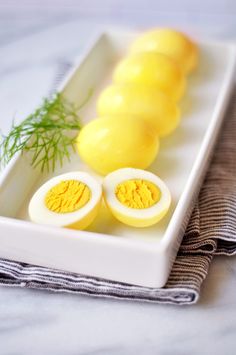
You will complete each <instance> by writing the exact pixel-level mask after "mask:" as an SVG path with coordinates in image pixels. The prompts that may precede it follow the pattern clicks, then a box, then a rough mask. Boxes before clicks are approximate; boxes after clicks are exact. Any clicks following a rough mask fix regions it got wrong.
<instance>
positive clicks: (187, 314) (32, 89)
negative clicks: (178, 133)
mask: <svg viewBox="0 0 236 355" xmlns="http://www.w3.org/2000/svg"><path fill="white" fill-rule="evenodd" d="M51 2H52V1H51ZM54 2H55V1H54ZM113 2H114V1H113ZM24 3H27V2H26V1H24ZM89 3H90V4H91V1H90V2H89ZM103 3H105V2H104V1H103ZM123 3H124V2H123ZM149 3H151V2H149ZM217 3H218V2H217ZM228 3H230V2H228ZM2 5H3V4H1V3H0V48H1V56H0V78H1V80H0V127H1V129H4V130H6V129H7V128H8V127H9V125H10V122H11V118H12V116H13V115H15V114H16V113H17V115H18V116H19V117H21V116H22V115H24V114H25V113H26V112H28V111H30V110H31V109H32V108H33V107H34V106H35V105H36V104H37V103H38V102H39V101H40V98H41V97H43V96H45V95H46V94H47V92H48V91H49V90H50V88H51V85H52V83H53V81H54V80H55V76H57V73H58V68H59V65H60V62H61V61H62V59H63V60H67V61H69V62H70V61H73V58H74V57H75V56H76V55H77V54H78V52H79V51H80V50H81V48H82V47H83V45H84V44H85V43H86V41H87V39H88V37H89V36H90V35H91V34H92V32H94V31H95V30H97V29H98V28H100V27H102V26H104V23H106V24H109V23H114V22H117V23H118V22H119V23H120V24H125V25H128V24H129V23H131V24H132V25H141V26H149V25H154V24H156V23H165V22H167V23H168V22H170V20H171V24H175V25H180V24H181V26H182V27H187V26H188V25H189V23H191V26H192V27H194V28H195V29H194V30H195V31H196V32H199V33H207V35H213V36H215V37H221V38H225V37H228V38H231V39H232V38H235V36H236V28H235V16H234V15H233V13H232V12H233V11H234V10H235V7H234V8H233V9H232V12H231V13H230V11H228V14H227V13H225V14H224V15H223V16H221V15H219V14H217V11H216V12H215V13H214V14H213V15H212V14H209V11H208V12H207V11H206V14H205V15H202V16H201V14H200V13H198V12H196V13H192V15H191V14H190V15H189V13H177V14H176V13H168V12H167V13H166V14H164V15H163V14H161V15H160V14H159V15H158V13H157V10H156V12H155V16H154V14H153V13H151V11H150V9H149V12H148V11H147V13H146V15H145V14H144V13H143V10H142V9H141V10H140V11H136V12H135V13H133V12H132V8H131V6H129V9H127V11H124V9H123V10H122V11H120V12H119V11H118V10H119V8H118V7H117V9H118V10H117V11H118V13H120V16H119V17H118V16H117V11H115V10H114V8H115V7H113V8H111V9H110V10H109V9H108V8H106V9H105V10H106V11H105V10H104V11H103V12H102V11H100V12H99V15H97V12H95V13H93V14H92V15H91V14H90V13H89V11H88V9H87V10H86V9H85V10H86V11H85V10H84V13H83V15H81V11H79V10H77V9H73V8H66V9H63V10H60V9H58V8H57V9H54V10H52V9H51V10H50V11H46V10H45V9H44V10H42V9H41V11H38V12H35V11H32V9H30V8H26V7H24V8H21V9H19V11H17V13H16V12H12V10H11V9H10V7H9V6H2ZM130 9H131V10H130ZM218 9H219V6H218ZM147 10H148V9H147ZM134 15H135V16H134ZM191 16H192V17H191ZM191 19H192V21H191ZM101 23H102V25H101ZM119 23H118V24H119ZM235 275H236V258H235V257H231V258H227V257H218V258H217V259H215V260H214V262H213V263H212V265H211V268H210V272H209V275H208V278H207V280H206V281H205V282H204V284H203V287H202V295H201V300H200V302H199V303H198V304H197V305H194V306H191V307H187V306H186V307H174V306H159V305H153V304H145V303H133V302H125V301H115V300H108V299H98V298H92V297H85V296H77V295H69V294H59V293H57V294H54V293H51V292H44V291H37V290H27V289H23V288H22V289H21V288H4V287H0V354H4V355H10V354H11V355H13V354H14V355H15V354H17V355H18V354H20V355H21V354H22V355H27V354H30V355H31V354H34V355H37V354H40V355H41V354H76V355H78V354H97V355H99V354H102V355H103V354H104V355H106V354H109V355H113V354H114V355H118V354H119V355H121V354H122V355H123V354H128V355H133V354H135V355H136V354H145V355H149V354H164V355H168V354H170V355H172V354H175V355H178V354H181V355H185V354H224V355H228V354H229V355H231V354H234V353H235V349H234V347H235V332H236V298H235V288H236V276H235Z"/></svg>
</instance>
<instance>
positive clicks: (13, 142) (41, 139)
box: [0, 94, 90, 171]
mask: <svg viewBox="0 0 236 355" xmlns="http://www.w3.org/2000/svg"><path fill="white" fill-rule="evenodd" d="M89 97H90V94H89V95H88V97H87V98H86V100H85V101H84V102H83V103H82V104H81V105H80V106H78V107H77V106H76V105H74V104H72V103H71V102H69V101H68V100H67V99H65V98H64V97H63V96H62V94H55V95H54V97H53V98H52V99H44V100H43V103H42V105H41V106H40V107H39V108H37V109H36V110H35V111H34V112H33V113H32V114H31V115H30V116H28V117H27V118H26V119H25V120H24V121H23V122H21V123H20V124H18V125H16V124H14V122H13V124H12V128H11V131H10V133H9V134H8V135H6V136H4V135H1V142H0V164H1V165H3V166H5V165H6V164H7V163H8V162H9V161H10V160H11V159H12V157H13V156H14V155H15V154H16V153H17V152H22V153H23V152H26V151H31V152H32V161H31V164H32V166H33V167H37V166H39V167H40V168H41V171H44V170H47V171H49V170H54V169H55V165H56V163H57V162H58V161H59V162H60V164H61V165H62V164H63V161H64V159H65V158H66V159H68V160H70V149H71V147H72V148H73V149H74V143H75V140H76V136H77V133H78V130H79V129H80V128H81V123H80V117H79V116H78V113H77V112H78V110H79V109H81V108H82V107H83V106H84V105H85V103H86V102H87V101H88V99H89Z"/></svg>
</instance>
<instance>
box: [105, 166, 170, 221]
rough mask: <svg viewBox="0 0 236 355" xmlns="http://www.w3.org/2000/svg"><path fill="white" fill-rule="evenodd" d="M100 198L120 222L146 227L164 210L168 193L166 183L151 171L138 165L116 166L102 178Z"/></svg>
mask: <svg viewBox="0 0 236 355" xmlns="http://www.w3.org/2000/svg"><path fill="white" fill-rule="evenodd" d="M103 189H104V198H105V201H106V204H107V206H108V208H109V209H110V211H111V213H112V214H113V215H114V217H116V218H117V219H118V220H119V221H120V222H123V223H125V224H127V225H130V226H133V227H147V226H151V225H153V224H155V223H157V222H158V221H160V220H161V219H162V218H163V217H164V216H165V214H166V213H167V211H168V209H169V207H170V203H171V195H170V192H169V189H168V188H167V186H166V184H165V183H164V182H163V181H162V180H161V179H160V178H159V177H158V176H157V175H155V174H153V173H151V172H149V171H145V170H141V169H132V168H126V169H119V170H116V171H114V172H112V173H111V174H109V175H107V176H106V177H105V179H104V182H103Z"/></svg>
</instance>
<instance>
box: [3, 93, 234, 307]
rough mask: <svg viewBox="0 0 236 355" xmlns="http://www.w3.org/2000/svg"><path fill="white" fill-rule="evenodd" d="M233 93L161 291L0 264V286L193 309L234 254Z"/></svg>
mask: <svg viewBox="0 0 236 355" xmlns="http://www.w3.org/2000/svg"><path fill="white" fill-rule="evenodd" d="M235 139H236V92H235V94H234V96H233V98H232V103H231V107H230V109H229V110H228V112H227V115H226V119H225V124H224V126H223V128H222V131H221V134H220V137H219V140H218V143H217V146H216V150H215V154H214V156H213V160H212V162H211V165H210V167H209V170H208V173H207V175H206V178H205V181H204V183H203V186H202V189H201V191H200V194H199V197H198V201H197V203H196V206H195V208H194V211H193V213H192V216H191V218H190V221H189V224H188V227H187V230H186V232H185V236H184V239H183V242H182V245H181V247H180V250H179V253H178V255H177V258H176V261H175V263H174V266H173V269H172V272H171V274H170V277H169V280H168V282H167V284H166V286H165V287H164V288H156V289H153V288H147V287H138V286H132V285H128V284H123V283H118V282H112V281H106V280H102V279H98V278H94V277H89V276H82V275H77V274H72V273H68V272H63V271H58V270H53V269H48V268H44V267H40V266H33V265H28V264H24V263H19V262H14V261H9V260H3V259H0V285H7V286H22V287H28V288H37V289H45V290H51V291H60V292H71V293H78V294H86V295H93V296H102V297H113V298H119V299H130V300H131V299H132V300H143V301H149V302H156V303H170V304H178V305H183V304H192V303H196V302H197V300H198V299H199V294H200V287H201V284H202V282H203V280H204V279H205V277H206V276H207V273H208V269H209V265H210V263H211V260H212V258H213V256H215V255H222V254H224V255H233V254H236V140H235Z"/></svg>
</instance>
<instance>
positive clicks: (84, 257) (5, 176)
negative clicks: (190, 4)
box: [0, 31, 235, 287]
mask: <svg viewBox="0 0 236 355" xmlns="http://www.w3.org/2000/svg"><path fill="white" fill-rule="evenodd" d="M135 36H137V33H133V32H129V31H124V32H123V31H108V32H105V33H102V34H100V35H99V36H97V37H96V39H95V40H93V41H92V43H91V45H90V46H89V48H88V49H87V50H86V51H85V53H84V54H83V56H82V57H80V59H79V61H78V63H77V64H76V65H75V68H74V69H73V70H72V72H71V73H70V74H69V75H68V77H67V78H66V80H65V82H64V83H63V85H62V86H61V87H60V88H59V91H62V92H63V94H64V95H65V96H66V97H67V98H68V99H69V100H71V101H73V102H75V103H77V104H78V103H80V102H82V101H83V100H84V98H85V96H86V95H87V92H88V91H89V90H90V89H93V95H92V97H91V98H90V100H89V102H88V103H87V105H86V107H85V108H84V109H83V111H81V112H80V115H81V117H82V122H83V123H86V122H88V121H90V120H91V119H94V118H95V117H96V111H95V103H96V99H97V95H98V94H99V93H100V92H101V90H102V89H103V88H104V87H105V86H106V85H107V84H108V83H109V82H111V73H112V71H113V69H114V66H115V64H116V63H117V61H118V60H119V59H120V58H122V56H124V55H125V54H126V52H127V49H128V47H129V44H130V42H131V41H132V40H133V39H134V38H135ZM198 44H199V47H200V63H199V67H198V69H197V70H196V71H195V73H194V74H193V75H192V76H191V78H189V80H188V89H187V93H186V95H185V97H184V99H183V100H182V102H181V110H182V120H181V124H180V126H179V128H178V129H177V130H176V131H175V132H174V134H172V135H171V136H170V137H168V138H165V139H163V140H162V141H161V148H160V153H159V155H158V156H157V158H156V161H155V162H154V163H153V164H152V166H151V167H150V169H149V170H150V171H152V172H153V173H155V174H157V175H159V176H160V177H161V178H162V179H163V180H164V181H165V182H166V184H167V185H168V187H169V189H170V191H171V194H172V205H171V208H170V210H169V213H168V215H167V216H166V217H165V218H164V219H163V220H162V221H161V222H160V223H159V224H156V225H154V226H152V227H148V228H143V229H138V228H133V227H128V226H126V225H123V224H121V223H120V222H118V221H117V220H115V219H114V218H113V217H112V216H111V214H110V213H109V212H108V210H106V208H105V206H103V210H101V213H100V215H98V217H97V218H96V220H95V221H94V222H93V224H92V225H91V226H90V227H89V228H88V229H87V230H85V231H79V230H70V229H66V228H64V229H63V228H57V227H48V226H44V225H38V224H34V223H31V222H30V221H29V218H28V211H27V208H28V203H29V200H30V198H31V196H32V194H33V193H34V192H35V191H36V189H37V188H38V187H39V186H40V185H41V184H42V183H43V182H45V181H46V180H48V179H49V178H51V177H52V176H55V175H58V174H61V173H64V172H68V171H76V170H82V171H89V172H90V173H92V174H93V175H94V176H95V177H96V178H97V179H99V181H101V180H102V178H101V177H99V176H96V175H95V174H94V173H93V172H92V171H90V170H89V168H88V167H87V166H85V165H84V164H83V163H82V162H81V161H80V158H79V156H78V154H77V153H75V154H73V155H72V156H71V162H67V163H65V164H64V165H63V167H62V168H57V169H56V171H54V173H53V174H47V175H45V174H44V175H42V174H41V173H40V171H38V170H35V169H33V168H32V167H31V166H30V159H29V157H27V155H24V156H21V155H19V156H17V157H16V158H15V159H13V160H12V161H11V163H10V164H9V166H8V167H7V168H6V169H5V171H4V172H3V173H2V174H1V181H0V215H1V217H0V257H2V258H6V259H11V260H18V261H22V262H26V263H32V264H37V265H41V266H47V267H52V268H57V269H61V270H67V271H70V272H75V273H80V274H84V275H90V276H95V277H101V278H104V279H109V280H114V281H120V282H124V283H130V284H134V285H141V286H147V287H163V286H164V285H165V283H166V281H167V279H168V275H169V273H170V270H171V267H172V264H173V262H174V260H175V257H176V253H177V251H178V248H179V245H180V243H181V240H182V237H183V234H184V230H185V228H186V225H187V222H188V219H189V217H190V214H191V211H192V208H193V206H194V201H195V198H196V196H197V194H198V192H199V188H200V186H201V182H202V179H203V177H204V174H205V172H206V168H207V165H208V162H209V158H210V155H211V153H212V150H213V147H214V143H215V141H216V138H217V135H218V133H219V131H220V129H221V124H222V121H223V116H224V112H225V109H226V107H227V103H228V100H229V97H230V92H231V89H232V86H233V82H234V69H235V48H234V46H232V45H229V44H225V43H215V42H214V43H213V42H211V41H202V40H201V39H198ZM124 129H125V127H124ZM121 144H122V141H121Z"/></svg>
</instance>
